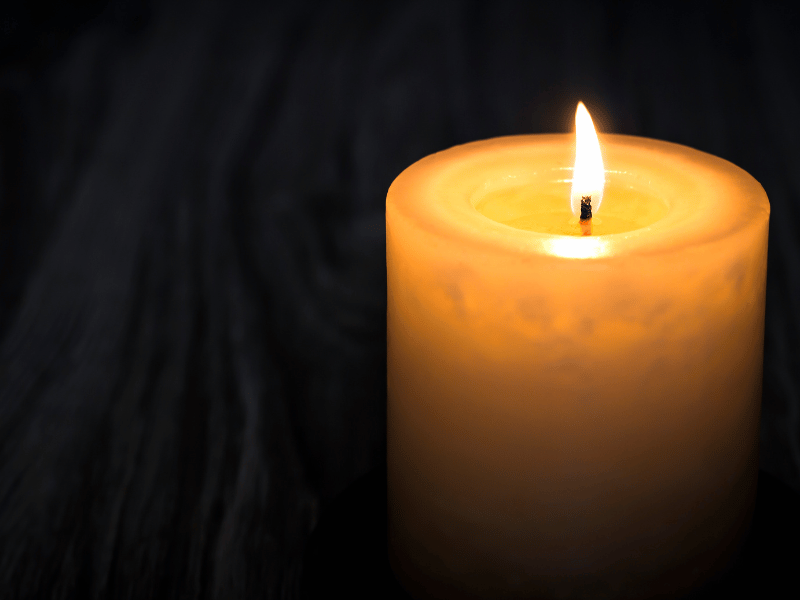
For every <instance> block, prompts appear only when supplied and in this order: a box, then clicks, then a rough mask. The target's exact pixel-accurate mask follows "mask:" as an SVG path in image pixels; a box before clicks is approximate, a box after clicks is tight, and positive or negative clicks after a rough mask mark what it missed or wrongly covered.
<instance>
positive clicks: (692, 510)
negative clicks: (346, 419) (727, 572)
mask: <svg viewBox="0 0 800 600" xmlns="http://www.w3.org/2000/svg"><path fill="white" fill-rule="evenodd" d="M601 142H602V143H603V152H604V160H605V165H606V170H607V183H606V193H605V195H604V199H603V207H602V209H601V211H599V213H598V214H597V216H596V219H598V220H601V221H602V220H603V218H604V214H606V215H607V217H606V219H607V225H609V227H610V230H611V231H612V233H609V234H607V235H594V236H589V237H571V236H570V235H557V234H553V233H551V232H552V231H554V229H553V228H556V229H555V231H562V230H563V232H565V233H570V231H572V230H571V229H570V228H571V227H572V226H573V225H574V224H573V223H571V222H569V220H570V218H572V216H571V214H570V209H569V179H570V178H571V169H569V165H570V164H571V163H572V157H573V156H574V154H573V152H574V151H573V138H572V137H571V136H568V135H533V136H516V137H508V138H497V139H492V140H487V141H483V142H476V143H472V144H466V145H463V146H458V147H455V148H452V149H450V150H447V151H444V152H440V153H437V154H434V155H432V156H429V157H427V158H425V159H423V160H421V161H419V162H417V163H415V164H414V165H412V166H411V167H409V168H408V169H406V170H405V171H404V172H403V173H402V174H401V175H400V176H399V177H398V178H397V179H396V180H395V182H394V183H393V184H392V186H391V188H390V189H389V193H388V197H387V202H386V262H387V277H388V312H387V330H388V331H387V335H388V417H387V418H388V422H387V437H388V447H387V452H388V465H387V466H388V497H389V507H388V510H389V514H388V519H389V553H390V559H391V561H392V565H393V568H394V570H395V572H396V574H397V575H398V577H399V578H400V579H401V581H402V582H403V583H404V585H405V586H406V587H407V588H408V589H409V590H410V591H412V593H414V594H415V595H417V596H419V597H427V596H430V597H486V598H501V597H503V598H504V597H530V596H532V595H537V597H538V596H544V597H548V596H549V597H592V596H600V597H605V595H608V594H613V595H615V596H616V597H637V596H645V595H650V594H652V593H665V594H671V593H675V594H678V593H682V592H683V591H685V590H687V589H691V588H693V587H696V586H697V585H699V584H700V583H702V582H703V581H705V580H706V579H708V578H709V577H710V576H712V575H713V574H715V573H717V572H718V571H719V570H720V569H722V568H723V567H724V566H725V565H726V564H727V562H728V561H729V560H730V557H731V555H732V554H733V553H734V552H735V550H736V548H737V544H739V543H740V541H741V539H742V537H743V535H744V533H745V532H746V529H747V527H748V526H749V521H750V515H751V511H752V506H753V501H754V494H755V486H756V477H757V473H758V470H757V469H758V462H757V453H758V429H759V427H758V421H759V411H760V401H761V376H762V354H763V325H764V302H765V283H766V259H767V233H768V221H769V204H768V201H767V197H766V194H765V193H764V190H763V189H762V188H761V186H760V185H759V184H758V183H757V182H756V181H755V180H754V179H753V178H752V177H751V176H750V175H748V174H747V173H745V172H744V171H742V170H741V169H739V168H738V167H736V166H734V165H732V164H731V163H729V162H726V161H724V160H722V159H719V158H716V157H714V156H711V155H708V154H705V153H702V152H699V151H696V150H692V149H690V148H686V147H683V146H678V145H675V144H670V143H666V142H660V141H655V140H649V139H644V138H635V137H629V136H618V135H606V136H601ZM562 193H563V196H562V197H563V202H564V209H563V214H561V213H559V209H558V205H557V203H555V204H553V200H552V199H553V198H554V197H558V196H559V194H562ZM526 198H527V200H526ZM548 202H550V203H551V205H552V209H542V208H541V207H542V206H546V205H547V206H549V205H548V204H547V203H548ZM525 206H528V207H529V208H527V209H526V208H525ZM615 206H616V207H617V208H615ZM620 206H624V207H626V208H625V209H624V210H622V212H621V213H620V211H619V210H617V209H618V208H619V207H620ZM515 211H516V212H515ZM526 211H527V213H526ZM537 211H538V212H537ZM626 212H631V213H632V214H630V215H627V216H626ZM522 213H526V214H522ZM618 213H619V214H618ZM487 215H489V216H487ZM498 215H501V216H498ZM502 215H506V217H508V219H507V221H506V223H503V222H499V221H501V220H502ZM509 215H510V216H509ZM520 215H521V216H520ZM614 215H617V216H619V215H622V216H620V217H619V218H622V219H623V220H625V219H626V218H627V219H629V222H628V223H627V224H626V223H622V224H620V222H618V221H616V220H615V219H616V217H614ZM490 217H491V218H490ZM509 222H510V223H511V225H509V224H507V223H509ZM599 227H600V226H596V227H595V230H596V231H597V230H598V228H599ZM559 228H561V229H559ZM576 235H577V234H576Z"/></svg>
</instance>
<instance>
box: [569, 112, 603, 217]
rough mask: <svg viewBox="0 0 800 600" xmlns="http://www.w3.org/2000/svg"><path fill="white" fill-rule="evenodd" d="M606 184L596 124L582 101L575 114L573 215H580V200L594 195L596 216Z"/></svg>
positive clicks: (593, 203) (593, 204)
mask: <svg viewBox="0 0 800 600" xmlns="http://www.w3.org/2000/svg"><path fill="white" fill-rule="evenodd" d="M605 183H606V172H605V169H604V168H603V157H602V155H601V154H600V142H599V141H598V140H597V132H596V131H595V129H594V123H592V117H591V116H589V111H588V110H586V107H585V106H584V105H583V102H578V110H577V111H576V112H575V168H574V170H573V174H572V193H571V195H570V206H571V207H572V214H573V215H575V216H580V214H581V198H582V197H584V196H591V198H592V201H591V205H592V214H596V213H597V210H598V209H599V208H600V202H601V201H602V200H603V187H604V186H605Z"/></svg>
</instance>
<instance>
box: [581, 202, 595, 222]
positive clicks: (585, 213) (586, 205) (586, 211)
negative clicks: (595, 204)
mask: <svg viewBox="0 0 800 600" xmlns="http://www.w3.org/2000/svg"><path fill="white" fill-rule="evenodd" d="M591 218H592V197H591V196H582V197H581V221H586V220H588V219H591Z"/></svg>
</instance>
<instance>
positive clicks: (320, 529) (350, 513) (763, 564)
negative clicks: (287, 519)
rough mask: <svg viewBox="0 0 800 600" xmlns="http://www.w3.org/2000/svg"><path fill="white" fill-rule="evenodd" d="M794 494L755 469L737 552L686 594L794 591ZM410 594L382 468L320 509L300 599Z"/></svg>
mask: <svg viewBox="0 0 800 600" xmlns="http://www.w3.org/2000/svg"><path fill="white" fill-rule="evenodd" d="M798 539H800V495H798V494H797V493H796V492H795V491H794V490H792V489H791V488H790V487H788V486H787V485H786V484H784V483H782V482H781V481H780V480H778V479H776V478H775V477H773V476H771V475H769V474H768V473H764V472H763V471H762V472H761V473H760V474H759V481H758V495H757V498H756V507H755V512H754V514H753V524H752V526H751V528H750V532H749V534H748V536H747V540H746V542H745V544H744V548H743V550H742V552H741V555H740V556H739V557H738V558H737V559H736V561H735V562H734V563H733V564H732V565H731V566H730V568H729V569H728V571H727V572H726V573H725V575H724V576H722V577H720V578H719V579H718V580H716V581H714V582H712V583H709V584H708V585H706V586H705V588H703V589H702V590H699V591H697V592H695V593H693V594H692V595H691V598H692V599H693V600H695V599H696V600H700V599H705V598H740V597H741V598H756V597H762V598H793V597H794V598H796V597H798V596H800V580H798V578H797V565H798V564H800V545H798V544H797V540H798ZM336 597H344V598H386V599H397V600H402V599H410V598H411V596H410V595H408V594H407V593H406V592H405V590H404V589H403V588H402V586H401V585H400V584H399V583H398V581H397V579H396V578H395V576H394V573H393V572H392V570H391V567H390V566H389V559H388V556H387V552H386V468H385V467H378V468H375V469H373V470H372V471H371V472H370V473H368V474H367V475H365V476H363V477H361V478H360V479H359V480H358V481H356V482H355V483H353V484H352V485H351V486H350V487H349V488H347V489H346V490H345V491H344V492H343V493H342V494H341V495H340V496H339V497H338V498H336V500H335V501H334V502H333V503H332V504H331V505H330V506H329V507H328V509H327V510H326V511H325V512H323V514H322V517H321V519H320V522H319V524H318V525H317V527H316V529H315V530H314V532H313V534H312V535H311V538H310V539H309V541H308V544H307V546H306V549H305V561H304V570H303V574H302V581H301V586H300V598H301V599H302V600H318V599H319V600H322V599H326V598H336Z"/></svg>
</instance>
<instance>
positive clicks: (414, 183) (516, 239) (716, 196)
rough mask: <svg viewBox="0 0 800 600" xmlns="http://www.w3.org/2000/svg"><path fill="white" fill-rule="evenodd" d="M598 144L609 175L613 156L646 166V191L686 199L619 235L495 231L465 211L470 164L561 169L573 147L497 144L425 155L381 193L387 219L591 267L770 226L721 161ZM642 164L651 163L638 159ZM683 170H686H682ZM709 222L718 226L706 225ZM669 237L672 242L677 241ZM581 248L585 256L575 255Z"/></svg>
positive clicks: (749, 185) (735, 172)
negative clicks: (675, 191)
mask: <svg viewBox="0 0 800 600" xmlns="http://www.w3.org/2000/svg"><path fill="white" fill-rule="evenodd" d="M599 138H600V143H601V145H602V146H603V152H604V156H607V157H608V158H607V159H606V169H607V170H608V171H614V170H617V171H619V170H621V169H623V167H624V164H621V163H620V162H618V161H619V160H620V157H623V158H624V160H626V161H629V162H630V160H631V157H633V156H635V160H633V161H632V162H633V164H635V165H637V166H636V169H637V170H639V169H641V168H642V167H641V164H640V163H641V161H643V160H644V161H645V162H646V163H647V165H648V166H647V167H646V170H647V172H648V173H649V176H650V181H651V182H652V180H653V177H655V178H657V179H659V181H658V183H659V184H660V185H665V184H667V183H669V186H668V187H675V186H679V187H681V189H682V190H683V192H685V194H684V195H683V196H681V197H677V198H674V199H673V200H674V201H675V202H674V204H673V205H672V206H671V207H670V211H669V212H668V214H667V216H666V217H664V218H663V219H661V220H660V221H657V222H656V223H653V224H651V225H648V226H645V227H643V228H640V229H635V230H631V231H627V232H621V233H614V234H606V235H602V236H591V237H586V238H570V237H569V236H561V235H556V234H549V233H541V232H534V231H526V230H520V229H516V228H514V227H511V226H508V225H504V224H502V223H499V222H496V221H493V220H491V219H489V218H488V217H485V216H483V215H481V214H480V213H479V212H478V211H477V210H476V209H475V207H474V206H473V205H472V203H471V201H470V200H469V198H470V197H471V196H472V194H473V192H474V189H472V188H467V187H464V186H465V184H464V181H465V180H468V178H469V177H470V176H471V174H470V168H474V167H475V166H476V165H478V164H481V165H492V164H494V165H495V166H496V165H497V164H499V163H504V164H505V163H507V162H508V161H509V160H512V159H513V160H514V161H515V164H517V165H519V161H520V158H521V157H522V158H532V159H533V160H535V157H536V155H537V154H538V155H539V156H544V155H550V156H552V155H553V154H554V153H561V154H563V155H564V157H565V162H564V165H565V167H566V168H567V169H569V168H570V159H569V158H566V157H568V156H569V153H570V152H571V151H572V144H573V143H574V139H573V136H572V135H571V134H526V135H512V136H501V137H495V138H489V139H485V140H478V141H473V142H468V143H466V144H460V145H457V146H453V147H451V148H448V149H446V150H442V151H440V152H436V153H434V154H431V155H428V156H426V157H424V158H422V159H421V160H419V161H417V162H415V163H413V164H412V165H410V166H409V167H408V168H406V169H405V170H404V171H403V172H402V173H401V174H400V175H399V176H398V177H397V178H396V179H395V181H394V182H393V183H392V185H391V186H390V188H389V192H388V194H387V199H386V210H387V211H393V212H395V213H398V216H401V217H403V218H405V219H407V220H410V221H412V222H414V223H415V224H416V225H417V226H418V227H419V228H421V229H425V230H428V232H429V233H432V234H434V235H437V236H444V237H446V238H455V239H457V240H458V241H459V243H464V244H467V245H469V246H472V247H475V249H476V250H477V249H479V248H480V249H483V250H485V251H492V250H495V251H501V252H513V253H522V254H535V255H549V256H556V257H560V258H591V259H602V258H606V257H610V256H612V255H620V254H626V255H641V256H646V255H654V254H660V253H662V252H675V251H676V250H677V249H683V250H687V251H688V250H690V249H697V248H702V247H703V246H705V245H707V244H713V243H714V242H715V241H716V240H718V239H722V238H729V237H731V236H736V235H740V234H742V235H748V232H750V231H752V230H753V228H760V227H763V226H764V223H765V222H768V220H769V213H770V207H769V201H768V199H767V196H766V193H765V192H764V189H763V187H762V186H761V185H760V184H759V183H758V182H757V181H756V180H755V178H753V177H752V176H751V175H750V174H749V173H747V172H746V171H744V170H743V169H741V168H740V167H738V166H736V165H735V164H733V163H731V162H730V161H727V160H725V159H723V158H720V157H718V156H714V155H712V154H709V153H706V152H703V151H701V150H697V149H695V148H691V147H689V146H685V145H681V144H676V143H673V142H667V141H663V140H655V139H652V138H645V137H640V136H631V135H624V134H600V135H599ZM498 150H499V151H500V152H498ZM626 155H627V156H626ZM648 155H650V156H651V157H652V158H650V159H647V156H648ZM487 156H491V160H487V158H486V157H487ZM657 158H658V159H659V160H656V159H657ZM648 160H649V162H648ZM681 167H683V169H682V168H681ZM686 167H691V168H689V169H688V171H687V170H686ZM487 168H488V167H487ZM626 170H627V169H626ZM708 179H711V180H713V183H710V182H709V181H708ZM454 187H455V188H456V189H458V190H459V191H458V192H457V193H454V192H453V188H454ZM732 202H735V203H734V204H732ZM736 203H738V205H737V204H736ZM698 207H699V208H698ZM715 214H716V215H718V218H714V215H715ZM670 232H672V234H671V233H670ZM674 234H677V237H678V238H680V239H679V240H677V241H676V235H674ZM562 238H566V239H572V240H573V241H572V242H570V244H571V245H572V246H573V247H575V248H577V249H578V251H576V252H574V253H573V255H572V256H564V255H563V254H559V253H558V252H555V253H554V251H553V247H554V245H555V246H558V244H562V245H563V244H565V243H566V242H560V241H559V240H560V239H562ZM582 245H583V246H584V247H585V248H586V251H585V252H582V251H580V248H581V247H582Z"/></svg>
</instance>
